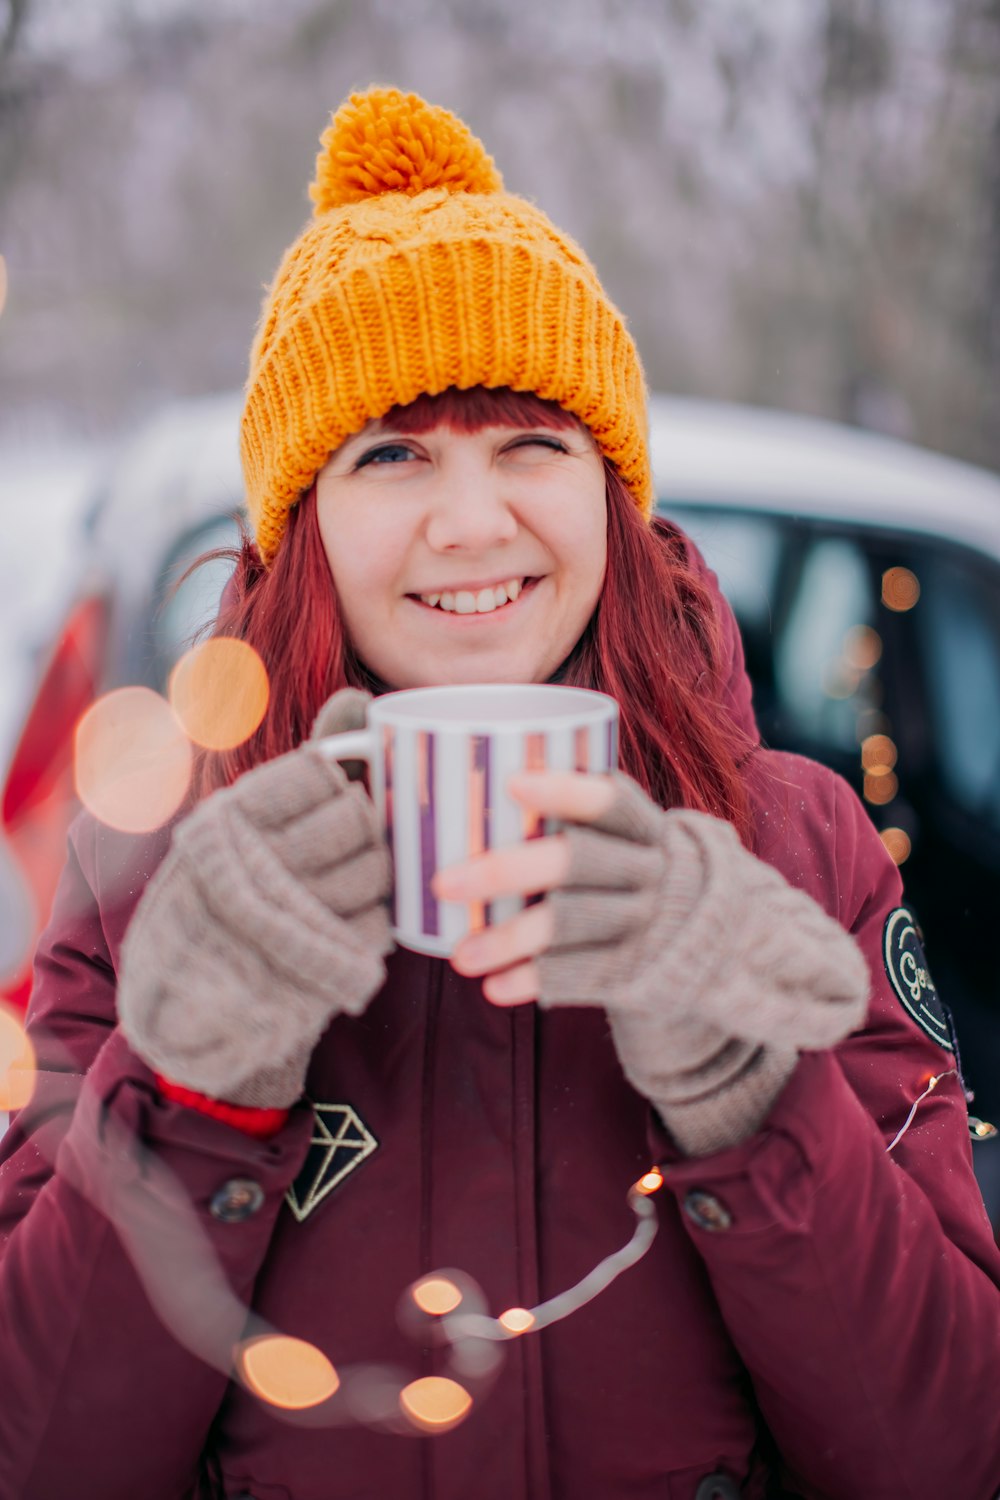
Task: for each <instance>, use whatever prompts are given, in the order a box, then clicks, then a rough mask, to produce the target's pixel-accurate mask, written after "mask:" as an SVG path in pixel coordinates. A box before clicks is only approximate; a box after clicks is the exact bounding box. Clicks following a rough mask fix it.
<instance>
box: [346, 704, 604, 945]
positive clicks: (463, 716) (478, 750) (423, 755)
mask: <svg viewBox="0 0 1000 1500" xmlns="http://www.w3.org/2000/svg"><path fill="white" fill-rule="evenodd" d="M320 745H321V747H322V749H323V750H325V751H326V752H327V753H328V754H329V755H332V756H333V757H334V758H335V759H337V760H365V761H367V762H368V765H369V767H370V770H371V775H370V784H371V793H372V797H373V799H374V801H375V805H376V807H377V808H378V811H379V814H380V816H381V819H382V823H383V826H384V828H385V835H386V840H387V842H388V845H389V848H390V850H391V852H392V859H393V869H394V881H393V896H392V930H393V936H394V937H395V939H396V941H397V942H398V943H400V944H401V945H402V946H403V947H404V948H412V949H414V950H415V951H416V952H417V953H433V954H439V955H442V956H443V955H446V954H449V953H450V952H451V951H452V949H453V948H454V946H455V944H456V943H457V942H458V939H459V938H460V937H462V936H463V934H464V933H466V932H468V931H469V930H470V929H474V928H477V927H482V926H484V925H485V924H487V923H490V922H500V921H503V920H504V919H505V918H507V917H509V916H512V915H513V914H514V913H515V912H516V911H519V910H520V908H521V907H522V906H523V905H524V902H523V901H522V900H521V898H520V897H517V896H506V897H503V898H502V899H500V900H498V901H494V902H492V903H491V904H490V905H489V906H483V905H481V904H479V905H477V904H475V903H473V904H467V903H465V902H455V901H438V900H437V898H436V897H435V896H434V893H433V892H432V890H431V886H430V881H431V876H432V875H433V874H434V871H435V870H438V869H444V868H445V866H447V865H453V864H458V863H459V862H460V861H461V860H464V859H468V858H469V857H470V856H472V855H474V854H481V853H482V852H483V851H484V850H486V849H498V848H503V847H505V846H509V845H511V844H517V843H520V841H521V840H522V839H525V838H532V837H538V836H539V835H540V834H541V833H543V832H545V831H546V830H545V828H544V827H543V826H542V820H541V819H539V818H537V817H535V816H534V815H533V814H528V813H526V812H525V811H524V809H523V808H522V807H520V806H519V804H518V803H516V802H514V801H513V800H512V798H510V797H508V796H507V793H506V784H507V778H508V776H510V775H511V774H512V773H513V772H514V771H524V770H552V771H609V770H613V769H615V768H616V767H617V765H618V705H617V703H616V702H615V700H614V699H613V698H609V697H608V696H607V695H606V694H604V693H594V692H589V691H587V690H586V689H584V688H572V687H557V686H554V685H552V684H548V683H544V684H536V683H531V684H521V683H488V684H484V685H478V684H468V685H466V684H463V685H461V686H456V687H429V688H408V689H406V690H405V691H402V692H398V693H385V694H383V695H382V697H380V698H374V699H373V700H372V702H371V703H370V704H369V706H368V726H367V728H366V729H361V730H357V731H355V732H353V733H349V734H337V735H332V736H330V737H329V738H328V739H325V740H322V741H320ZM553 826H555V825H553Z"/></svg>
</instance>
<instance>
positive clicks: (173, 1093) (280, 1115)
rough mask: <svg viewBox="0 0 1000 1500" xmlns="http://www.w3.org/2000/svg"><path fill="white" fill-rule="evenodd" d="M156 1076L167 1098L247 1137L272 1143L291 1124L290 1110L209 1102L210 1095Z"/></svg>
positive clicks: (158, 1084) (159, 1087)
mask: <svg viewBox="0 0 1000 1500" xmlns="http://www.w3.org/2000/svg"><path fill="white" fill-rule="evenodd" d="M153 1076H154V1078H155V1079H156V1086H157V1088H158V1089H159V1091H160V1093H161V1094H162V1096H163V1098H164V1099H169V1100H170V1102H171V1103H172V1104H183V1105H185V1106H186V1107H187V1108H188V1109H196V1110H198V1112H199V1113H200V1114H203V1115H210V1116H211V1117H212V1119H213V1120H222V1121H223V1122H224V1123H225V1124H226V1125H233V1126H235V1128H236V1129H237V1130H242V1131H243V1134H244V1135H252V1136H253V1137H254V1139H255V1140H258V1141H266V1140H270V1138H271V1136H273V1135H277V1133H278V1131H279V1130H281V1129H282V1127H283V1126H284V1125H286V1124H287V1123H288V1116H289V1113H290V1111H289V1110H287V1109H252V1108H250V1107H248V1106H246V1105H242V1104H226V1103H224V1101H223V1100H221V1099H209V1098H208V1096H207V1095H206V1094H198V1093H196V1092H195V1091H194V1089H186V1088H184V1086H183V1085H182V1084H179V1083H171V1081H170V1079H169V1078H164V1077H163V1075H162V1074H161V1073H154V1075H153Z"/></svg>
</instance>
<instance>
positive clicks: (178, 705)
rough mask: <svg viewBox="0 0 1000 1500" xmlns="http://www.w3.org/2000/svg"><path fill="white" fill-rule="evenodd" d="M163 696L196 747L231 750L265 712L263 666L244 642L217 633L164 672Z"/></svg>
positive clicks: (267, 693)
mask: <svg viewBox="0 0 1000 1500" xmlns="http://www.w3.org/2000/svg"><path fill="white" fill-rule="evenodd" d="M168 695H169V698H170V703H171V706H172V708H173V710H174V713H175V714H176V715H177V717H178V719H179V720H180V721H181V723H182V724H183V726H184V728H185V730H186V731H187V733H188V735H189V736H190V738H191V739H192V740H194V742H195V744H196V745H203V746H204V747H205V748H206V749H207V750H233V749H235V747H236V746H237V745H242V744H243V742H244V740H248V739H249V738H250V736H251V735H252V734H253V732H254V730H255V729H256V728H257V727H258V725H259V724H260V722H261V720H262V719H263V717H264V715H265V713H266V712H267V703H268V698H269V696H270V684H269V682H268V677H267V668H266V667H265V665H264V663H263V662H262V661H261V659H260V657H259V655H258V654H257V652H256V651H255V650H254V648H253V647H252V646H250V645H248V644H247V642H246V641H238V640H234V639H233V638H232V637H230V636H220V637H218V638H216V639H214V640H210V641H203V642H202V643H201V644H200V645H198V646H194V647H193V648H192V649H191V650H190V651H188V652H186V653H185V655H184V656H182V657H181V659H180V661H179V662H178V663H177V665H176V667H174V670H173V672H172V673H171V674H170V685H169V688H168Z"/></svg>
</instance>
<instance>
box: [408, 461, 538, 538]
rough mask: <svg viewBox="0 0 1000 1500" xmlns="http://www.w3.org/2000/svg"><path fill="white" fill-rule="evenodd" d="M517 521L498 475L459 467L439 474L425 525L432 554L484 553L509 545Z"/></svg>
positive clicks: (481, 467)
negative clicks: (506, 543)
mask: <svg viewBox="0 0 1000 1500" xmlns="http://www.w3.org/2000/svg"><path fill="white" fill-rule="evenodd" d="M517 526H518V523H517V517H516V515H515V514H514V511H513V510H512V508H511V506H510V504H509V503H508V500H507V499H506V498H505V496H504V491H503V480H502V478H501V476H500V475H498V474H497V473H495V472H494V471H493V470H492V469H491V468H489V467H488V466H485V465H479V464H476V465H472V464H467V463H465V464H461V465H456V466H455V468H454V469H453V470H451V471H450V472H446V473H444V472H443V473H440V474H439V475H438V476H437V479H436V483H435V486H434V495H433V498H432V500H431V504H430V509H429V514H428V518H427V525H426V531H425V535H426V539H427V544H428V546H429V547H430V548H431V549H432V550H433V551H435V552H475V553H479V552H488V551H489V550H490V548H492V547H497V546H501V545H503V544H504V543H505V542H510V541H513V540H514V538H515V537H516V536H517Z"/></svg>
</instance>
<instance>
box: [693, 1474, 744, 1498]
mask: <svg viewBox="0 0 1000 1500" xmlns="http://www.w3.org/2000/svg"><path fill="white" fill-rule="evenodd" d="M694 1500H740V1492H739V1490H738V1489H737V1488H736V1485H735V1484H734V1483H733V1481H732V1480H731V1479H730V1478H729V1475H728V1474H709V1475H708V1476H707V1477H706V1478H705V1479H703V1480H702V1481H701V1484H699V1486H698V1488H697V1489H696V1490H695V1492H694Z"/></svg>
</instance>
